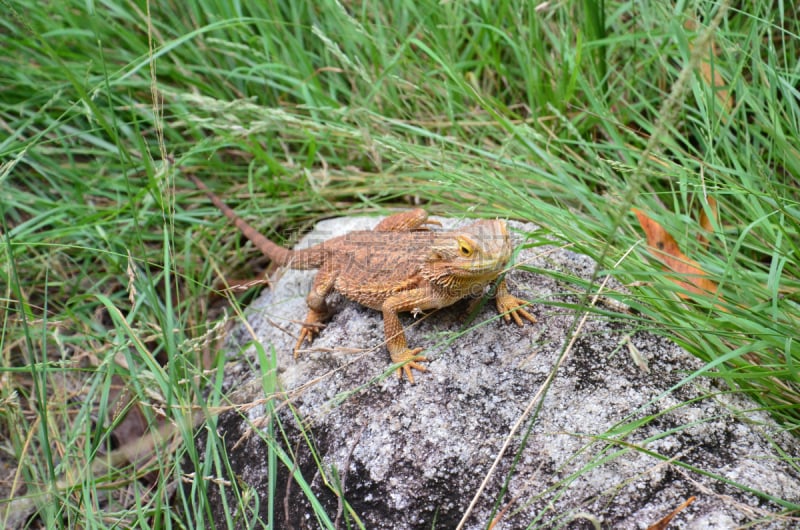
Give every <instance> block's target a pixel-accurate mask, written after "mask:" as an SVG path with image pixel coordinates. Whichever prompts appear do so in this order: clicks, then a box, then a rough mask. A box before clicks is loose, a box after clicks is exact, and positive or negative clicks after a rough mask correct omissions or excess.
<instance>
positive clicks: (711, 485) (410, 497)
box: [216, 218, 800, 529]
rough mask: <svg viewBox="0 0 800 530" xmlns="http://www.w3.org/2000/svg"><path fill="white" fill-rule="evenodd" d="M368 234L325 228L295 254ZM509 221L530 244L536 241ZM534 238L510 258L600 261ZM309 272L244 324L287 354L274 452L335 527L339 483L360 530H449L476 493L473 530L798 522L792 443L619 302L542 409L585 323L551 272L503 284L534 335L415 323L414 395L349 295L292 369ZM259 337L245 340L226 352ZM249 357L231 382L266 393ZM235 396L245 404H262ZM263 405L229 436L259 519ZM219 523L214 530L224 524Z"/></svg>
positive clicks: (230, 428)
mask: <svg viewBox="0 0 800 530" xmlns="http://www.w3.org/2000/svg"><path fill="white" fill-rule="evenodd" d="M376 222H377V219H374V218H348V219H335V220H330V221H325V222H322V223H319V225H318V227H317V229H316V230H315V231H314V232H313V233H312V234H309V235H308V236H307V237H306V238H305V239H304V244H309V243H313V242H317V241H320V240H324V239H327V238H329V237H332V236H335V235H338V234H341V233H345V232H348V231H351V230H356V229H365V228H370V227H371V226H374V224H375V223H376ZM446 224H447V225H453V222H452V221H447V222H446ZM455 224H458V223H455ZM511 226H512V228H513V229H514V230H515V231H516V232H517V235H516V239H517V240H518V242H519V243H522V242H524V241H525V238H526V234H530V233H532V232H534V231H535V230H536V227H535V226H533V225H520V224H515V223H511ZM542 239H543V238H542V237H537V239H536V242H537V245H536V246H531V248H526V249H523V250H522V251H521V252H520V253H519V256H518V257H517V263H518V264H519V263H523V264H524V265H525V266H527V267H530V268H533V269H547V270H559V271H564V272H565V273H567V274H572V275H577V276H580V277H583V278H588V277H589V276H590V275H591V273H592V269H593V267H594V264H593V262H592V261H591V260H590V259H588V258H586V257H584V256H580V255H577V254H575V253H572V252H570V251H569V250H564V249H561V248H556V247H553V246H547V245H544V246H542V245H538V243H541V242H542V241H541V240H542ZM531 241H533V240H531ZM313 276H314V272H313V271H310V272H308V271H306V272H304V271H291V270H287V271H283V272H282V273H281V275H280V278H278V279H277V280H275V282H274V284H273V285H272V288H271V289H268V290H266V291H265V292H264V293H263V295H262V296H261V297H260V298H259V299H258V300H257V301H256V302H255V303H254V304H253V305H252V306H251V307H250V308H249V310H248V317H247V319H248V323H249V326H250V327H251V328H252V330H253V331H254V333H255V336H256V337H257V338H258V340H259V341H260V343H261V344H262V345H263V346H264V347H265V349H266V350H267V352H269V351H270V350H271V349H272V348H274V351H275V354H276V356H277V367H278V375H279V385H280V387H281V388H282V389H283V390H284V391H285V394H280V395H277V396H275V397H276V400H277V401H276V402H275V403H276V405H277V409H278V412H277V419H278V421H280V424H281V425H282V429H284V431H285V433H286V438H285V439H281V440H279V443H280V445H281V446H282V447H283V448H284V450H285V451H287V453H294V452H295V451H296V453H294V455H295V456H294V458H295V460H296V464H297V469H296V471H299V472H300V473H302V475H303V477H304V479H305V481H307V482H308V483H309V484H310V485H311V489H312V490H313V491H314V493H315V495H316V496H317V498H318V499H319V501H320V503H321V505H322V506H323V508H324V510H325V512H326V513H327V515H328V517H329V518H330V520H331V521H334V520H335V519H336V518H337V510H338V509H339V504H338V499H337V497H336V496H335V495H334V494H333V493H332V488H333V489H335V488H336V487H342V484H343V489H344V498H345V499H346V501H347V502H348V503H349V506H350V507H351V509H352V513H353V514H355V516H357V517H358V519H359V520H360V521H361V522H362V523H363V525H364V526H365V527H366V528H369V529H383V528H386V529H389V528H391V529H405V528H434V527H435V528H456V526H457V525H458V524H459V521H460V520H461V519H462V516H464V514H465V512H466V510H467V507H468V506H469V505H470V503H471V502H472V500H473V498H477V501H476V504H475V507H474V509H473V510H472V512H471V515H470V516H469V517H468V518H467V520H466V523H465V526H464V527H465V528H485V527H486V526H487V524H488V523H489V522H490V521H491V520H492V518H495V519H497V520H498V521H499V522H498V523H497V525H496V526H495V528H524V527H526V526H528V525H529V524H533V525H534V526H536V525H538V526H540V527H553V526H557V525H562V526H565V527H569V528H591V527H592V525H593V524H595V523H596V524H599V525H600V526H602V527H603V528H646V527H647V526H648V525H650V524H653V523H655V522H657V521H659V520H660V519H661V518H663V517H664V516H666V515H667V514H669V513H670V512H671V511H672V510H673V509H674V508H676V507H677V506H678V505H679V504H681V503H682V502H684V501H685V500H686V499H687V498H689V497H691V496H695V497H696V501H695V502H694V503H693V504H691V505H690V506H688V507H687V508H686V509H685V510H683V511H682V512H681V513H680V514H678V515H677V517H676V518H675V519H674V520H673V523H672V525H674V526H671V527H674V528H712V527H713V528H730V527H733V526H738V525H743V524H747V523H750V522H753V521H758V520H761V519H762V518H766V520H768V521H771V522H770V523H765V526H764V527H767V526H768V527H775V528H779V527H783V525H784V524H788V523H784V522H782V521H781V520H780V519H779V518H778V516H777V513H778V512H780V511H781V509H782V508H781V506H780V505H779V503H780V502H782V501H785V502H789V503H798V502H800V480H799V478H800V477H798V472H797V470H796V469H795V468H792V467H791V466H790V465H787V464H786V462H785V461H784V460H783V459H782V458H781V457H780V454H779V451H780V450H782V451H785V452H786V453H788V454H790V455H798V454H800V453H799V452H798V445H797V441H796V439H794V438H792V437H790V436H788V435H786V434H785V433H783V432H782V431H781V429H780V428H779V427H778V426H776V425H775V424H774V422H772V421H771V419H770V418H769V417H768V416H767V415H766V414H764V413H762V412H759V411H757V410H756V409H757V407H756V405H755V404H753V403H752V402H750V401H748V400H747V399H745V398H743V397H741V396H739V395H735V394H730V393H727V392H726V389H725V388H723V387H722V386H720V385H719V384H718V383H717V382H716V381H714V380H711V379H706V378H702V377H700V378H694V379H691V380H689V381H688V382H685V383H684V384H682V385H680V386H678V387H677V388H676V385H678V384H679V383H680V382H681V381H685V378H686V377H687V376H688V375H689V374H691V373H693V372H695V371H697V370H698V369H700V368H701V367H702V363H701V362H700V361H698V360H697V359H695V358H693V357H692V356H690V355H689V354H688V353H686V352H685V351H684V350H682V349H681V348H679V347H678V346H676V345H675V344H672V343H670V342H668V341H667V340H665V339H663V338H661V337H659V336H658V335H656V334H654V333H652V332H651V331H649V330H648V329H649V328H652V325H651V324H650V323H648V322H647V321H637V320H636V319H633V318H630V316H629V315H621V314H619V313H616V312H615V311H617V309H618V308H616V307H615V306H614V305H613V304H611V305H606V306H603V305H602V304H601V305H600V307H599V312H595V313H592V314H591V315H590V316H589V317H588V319H587V320H586V322H585V323H584V325H583V326H582V327H581V328H580V329H579V330H577V332H576V337H577V338H576V340H575V341H574V343H573V345H572V347H571V348H570V349H569V351H568V353H567V354H566V356H565V358H564V359H563V362H562V363H561V365H560V367H559V368H558V369H557V372H556V375H555V378H554V379H553V382H552V386H551V387H550V388H549V391H547V392H546V394H545V397H544V400H543V402H541V403H540V402H539V401H538V400H537V399H536V396H538V395H539V393H540V391H541V390H542V385H543V384H544V383H545V381H546V380H547V378H548V376H549V374H551V372H552V371H553V370H556V364H557V361H558V358H559V354H560V353H561V352H562V349H563V348H564V347H565V345H566V344H567V343H569V341H570V339H571V337H572V335H571V333H573V332H574V331H575V330H574V329H573V324H575V322H576V319H577V318H579V316H580V315H579V314H578V312H577V308H579V307H580V292H579V291H578V290H576V288H575V287H574V285H573V284H571V283H568V282H565V281H564V282H561V281H557V280H556V277H557V276H554V275H542V274H534V273H533V272H529V271H525V270H521V269H516V270H512V271H511V272H510V273H509V274H508V276H507V279H508V282H509V287H510V289H511V291H512V292H513V293H514V294H516V295H517V296H520V297H523V298H526V299H528V300H532V301H534V302H536V304H535V306H534V309H533V311H534V313H535V314H536V316H537V318H538V320H539V322H538V323H537V324H527V325H526V326H524V327H517V326H516V325H514V324H513V323H512V324H507V323H505V322H504V321H502V320H501V319H499V318H498V316H497V314H496V311H495V308H494V304H493V302H491V301H490V302H491V303H487V304H485V305H484V306H483V308H482V309H481V310H480V311H479V313H478V314H477V316H476V318H475V319H474V320H473V321H472V322H471V323H468V324H467V323H465V313H466V311H467V305H468V303H467V302H463V303H459V304H456V305H455V306H453V307H450V308H446V309H444V310H441V311H438V312H436V313H435V314H432V315H429V316H421V317H418V318H414V317H412V316H411V315H404V317H403V319H404V320H403V321H404V323H405V324H406V325H407V326H409V329H408V330H407V333H406V334H407V337H408V340H409V345H410V346H412V347H413V346H424V347H425V348H426V355H428V357H429V358H430V360H431V362H430V363H429V364H428V369H429V372H426V373H420V372H415V379H416V384H415V385H411V384H408V382H407V381H400V380H399V379H398V378H397V377H396V376H395V374H394V373H393V372H390V373H387V369H388V367H389V363H390V361H389V355H388V353H387V351H386V349H385V347H383V346H382V343H383V340H384V337H383V326H382V319H381V315H380V314H379V313H378V312H376V311H372V310H369V309H366V308H363V307H361V306H358V305H357V304H354V303H352V302H349V301H347V300H344V299H340V300H337V301H336V302H335V307H336V308H337V311H336V313H335V315H334V316H333V318H332V319H331V320H330V322H329V323H328V326H327V328H326V329H324V330H323V331H322V333H321V334H320V336H319V337H317V339H316V340H315V341H314V343H313V345H312V346H311V347H310V348H309V349H308V351H305V352H303V353H302V355H301V356H300V357H299V358H298V359H297V360H295V359H293V358H292V348H293V346H294V342H295V337H296V334H297V331H298V329H299V325H298V323H297V322H299V321H302V319H303V317H304V316H305V312H306V307H305V301H304V298H305V294H306V293H307V291H308V286H309V285H310V282H311V279H312V278H313ZM614 288H619V287H618V286H614ZM251 339H252V337H251V335H250V333H249V331H247V329H246V327H245V326H240V327H238V328H237V329H236V330H235V331H234V332H233V334H232V336H231V338H230V342H231V343H232V345H234V346H235V345H244V344H246V343H247V342H248V341H250V340H251ZM234 351H238V350H237V349H236V348H234ZM242 352H243V353H241V354H236V353H234V354H233V356H232V362H231V363H230V366H229V367H228V368H227V369H226V384H227V386H228V388H238V389H241V388H246V387H248V385H249V386H251V387H253V388H258V385H257V384H256V385H252V383H253V381H254V380H256V381H258V380H259V378H260V377H261V376H260V374H259V373H257V372H255V371H253V369H252V365H253V363H256V357H255V355H254V353H253V348H252V347H250V348H249V349H248V348H244V349H243V350H242ZM242 394H243V395H242V396H240V398H239V401H240V402H241V401H250V400H252V401H255V400H258V399H260V398H263V394H259V392H257V391H250V392H243V393H242ZM287 399H288V402H290V403H291V405H292V407H291V408H290V407H287V406H285V404H286V402H285V401H284V400H287ZM539 404H540V405H541V406H540V407H537V405H539ZM265 410H266V409H265V408H264V407H263V406H260V407H256V408H255V409H251V410H250V411H249V413H248V414H249V420H245V419H243V418H242V417H240V416H238V415H229V416H226V417H223V418H221V419H220V423H219V429H218V431H219V432H220V433H224V435H225V436H226V439H227V440H228V441H229V446H232V445H233V443H234V442H236V441H237V440H239V441H240V442H241V443H239V444H238V445H237V446H236V447H235V448H232V447H229V456H230V461H231V465H232V469H233V471H234V472H235V474H236V476H237V477H238V479H239V480H240V481H242V482H244V483H246V484H248V485H250V486H251V487H252V488H254V490H255V491H256V492H257V493H258V494H259V495H260V496H261V499H260V506H261V515H262V517H263V520H264V521H266V515H265V513H266V504H267V502H266V495H267V493H266V492H267V491H268V482H267V481H268V477H269V474H268V472H267V458H266V454H267V451H266V449H265V444H264V442H263V440H262V437H263V436H264V435H263V434H260V435H258V434H256V433H255V432H254V431H252V430H251V429H250V423H249V422H256V423H257V424H258V425H260V424H261V423H258V422H263V417H262V416H263V415H264V413H265ZM300 422H302V424H303V429H304V430H305V433H306V436H307V437H304V436H303V434H302V433H301V431H300V430H299V429H298V424H299V423H300ZM518 422H519V425H518V426H517V423H518ZM515 426H517V428H515ZM242 437H244V438H243V439H244V441H241V440H240V438H242ZM308 440H312V441H313V451H312V449H310V448H309V442H308ZM504 445H507V447H505V450H504V451H503V448H504ZM315 454H316V457H317V458H318V459H319V462H320V463H321V465H317V463H316V460H315V457H314V455H315ZM337 474H338V477H339V478H338V479H336V478H335V477H336V476H337ZM323 475H324V477H325V479H323ZM288 477H289V469H287V468H286V467H285V466H282V467H281V471H280V472H279V474H278V480H277V482H276V499H275V506H276V512H277V513H278V516H277V517H278V521H277V527H279V528H280V527H284V526H285V525H286V526H288V525H291V527H293V528H317V527H318V526H319V525H320V523H319V521H318V519H317V516H315V515H314V512H313V510H312V509H311V504H310V503H309V501H308V500H307V499H306V496H305V495H304V493H303V491H302V490H301V488H300V487H299V486H298V484H297V483H296V482H294V481H292V480H290V479H289V478H288ZM326 481H327V485H326ZM337 481H338V483H339V484H340V486H336V484H337ZM484 481H485V487H483V489H482V493H480V494H478V492H479V490H480V488H481V485H482V483H484ZM504 490H505V494H504V495H503V494H502V492H503V491H504ZM747 490H750V491H749V492H748V491H747ZM770 498H772V500H770ZM232 499H233V497H230V499H229V500H232ZM229 506H235V504H229ZM495 506H497V509H498V513H500V515H497V513H494V512H493V509H494V507H495ZM285 507H287V508H288V513H286V512H285V511H284V508H285ZM345 512H347V510H345ZM217 515H218V516H219V515H220V514H217ZM351 516H352V515H351ZM341 517H344V515H342V516H341ZM223 521H224V519H222V518H219V517H218V518H217V521H216V522H217V524H218V527H219V526H223V527H224V526H225V525H224V523H223ZM340 527H342V528H344V527H346V526H345V525H344V522H343V521H342V523H341V524H340ZM759 527H761V526H759Z"/></svg>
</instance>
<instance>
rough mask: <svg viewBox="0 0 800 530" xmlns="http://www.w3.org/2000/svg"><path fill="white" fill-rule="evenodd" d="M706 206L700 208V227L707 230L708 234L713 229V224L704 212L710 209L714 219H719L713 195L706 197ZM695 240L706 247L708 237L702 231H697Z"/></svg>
mask: <svg viewBox="0 0 800 530" xmlns="http://www.w3.org/2000/svg"><path fill="white" fill-rule="evenodd" d="M707 202H708V208H702V209H701V210H700V219H699V221H700V228H702V229H703V230H704V231H706V232H708V233H709V234H710V233H711V232H713V231H714V226H713V224H712V223H711V218H710V217H709V216H708V215H707V214H706V212H708V211H710V212H711V215H712V216H713V218H714V221H717V220H719V211H717V199H715V198H714V197H708V201H707ZM697 241H699V242H700V244H702V245H703V248H708V238H707V237H706V236H705V234H704V233H703V232H699V233H698V234H697Z"/></svg>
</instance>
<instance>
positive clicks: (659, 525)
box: [647, 497, 695, 530]
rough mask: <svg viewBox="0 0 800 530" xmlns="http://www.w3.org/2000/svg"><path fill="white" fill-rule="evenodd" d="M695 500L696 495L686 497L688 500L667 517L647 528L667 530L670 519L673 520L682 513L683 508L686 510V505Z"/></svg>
mask: <svg viewBox="0 0 800 530" xmlns="http://www.w3.org/2000/svg"><path fill="white" fill-rule="evenodd" d="M694 501H695V497H689V498H688V499H686V501H684V502H682V503H681V504H680V505H679V506H678V507H677V508H675V509H674V510H672V512H671V513H670V514H669V515H667V516H666V517H664V518H663V519H661V520H660V521H658V522H657V523H653V524H651V525H650V526H648V527H647V530H665V529H666V528H667V526H668V525H669V523H670V521H672V519H673V518H674V517H675V516H676V515H678V514H679V513H681V512H682V511H683V510H685V509H686V507H687V506H689V505H690V504H692V503H693V502H694Z"/></svg>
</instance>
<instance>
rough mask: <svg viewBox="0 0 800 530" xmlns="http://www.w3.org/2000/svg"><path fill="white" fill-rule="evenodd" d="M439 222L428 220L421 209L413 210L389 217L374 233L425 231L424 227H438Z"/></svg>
mask: <svg viewBox="0 0 800 530" xmlns="http://www.w3.org/2000/svg"><path fill="white" fill-rule="evenodd" d="M441 224H442V223H440V222H439V221H431V220H429V219H428V212H426V211H425V210H423V209H422V208H415V209H413V210H409V211H407V212H400V213H396V214H394V215H390V216H389V217H387V218H386V219H384V220H383V221H381V222H380V223H378V226H376V227H375V228H374V229H373V230H374V231H375V232H411V231H413V230H427V229H428V227H426V226H425V225H440V226H441Z"/></svg>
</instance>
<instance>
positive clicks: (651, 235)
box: [633, 208, 717, 297]
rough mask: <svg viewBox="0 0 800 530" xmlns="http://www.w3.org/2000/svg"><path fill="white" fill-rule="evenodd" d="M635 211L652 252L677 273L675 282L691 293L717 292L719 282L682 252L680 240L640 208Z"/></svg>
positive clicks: (673, 279)
mask: <svg viewBox="0 0 800 530" xmlns="http://www.w3.org/2000/svg"><path fill="white" fill-rule="evenodd" d="M633 212H634V213H635V214H636V217H637V218H638V219H639V224H640V225H641V226H642V229H643V230H644V233H645V235H646V236H647V246H648V247H650V251H651V252H652V254H653V255H654V256H655V257H656V259H658V260H659V261H660V262H661V263H663V264H664V266H665V267H666V268H667V269H668V270H670V271H672V272H675V273H676V274H677V277H675V278H672V281H673V282H675V283H676V284H677V285H678V286H680V287H681V288H682V289H684V290H685V291H687V292H688V293H691V294H696V295H705V296H707V295H709V294H715V293H716V292H717V284H716V283H714V282H713V281H711V280H709V279H708V276H707V275H706V273H705V271H703V269H702V268H700V264H699V263H697V262H696V261H695V260H693V259H692V258H690V257H688V256H687V255H686V254H684V253H683V252H681V249H680V247H679V246H678V242H677V241H675V238H673V237H672V236H671V235H670V234H669V233H668V232H667V231H666V230H664V227H662V226H661V225H660V224H658V223H657V222H656V221H654V220H653V219H651V218H650V216H648V215H647V214H646V213H644V212H643V211H641V210H639V209H638V208H634V209H633ZM681 296H684V297H685V295H681Z"/></svg>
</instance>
